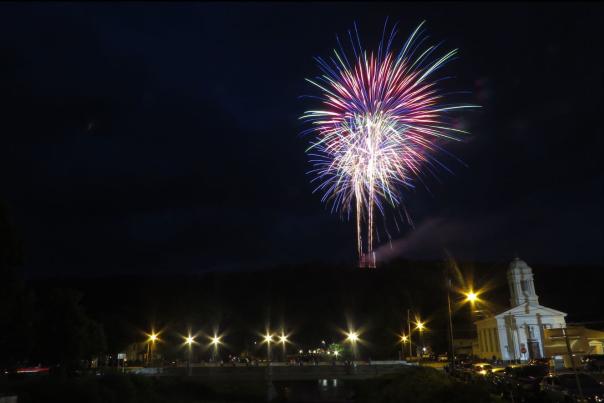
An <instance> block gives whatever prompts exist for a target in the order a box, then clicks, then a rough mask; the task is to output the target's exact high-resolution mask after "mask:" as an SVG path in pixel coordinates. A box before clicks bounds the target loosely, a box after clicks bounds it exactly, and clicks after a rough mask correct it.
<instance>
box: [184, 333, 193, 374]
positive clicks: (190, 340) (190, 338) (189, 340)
mask: <svg viewBox="0 0 604 403" xmlns="http://www.w3.org/2000/svg"><path fill="white" fill-rule="evenodd" d="M193 343H195V337H193V336H191V334H190V333H189V335H188V336H187V337H185V344H186V345H187V375H188V376H191V373H192V370H193V369H192V367H191V354H192V347H193Z"/></svg>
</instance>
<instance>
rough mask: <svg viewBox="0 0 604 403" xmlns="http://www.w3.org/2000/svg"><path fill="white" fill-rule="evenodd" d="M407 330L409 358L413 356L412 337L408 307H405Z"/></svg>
mask: <svg viewBox="0 0 604 403" xmlns="http://www.w3.org/2000/svg"><path fill="white" fill-rule="evenodd" d="M407 328H408V329H407V330H408V331H409V359H411V358H412V357H413V346H412V344H413V338H412V337H411V319H410V315H409V308H407Z"/></svg>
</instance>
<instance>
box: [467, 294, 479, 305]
mask: <svg viewBox="0 0 604 403" xmlns="http://www.w3.org/2000/svg"><path fill="white" fill-rule="evenodd" d="M465 294H466V302H469V303H471V304H473V303H475V302H476V301H478V294H476V293H475V292H473V291H469V292H467V293H465Z"/></svg>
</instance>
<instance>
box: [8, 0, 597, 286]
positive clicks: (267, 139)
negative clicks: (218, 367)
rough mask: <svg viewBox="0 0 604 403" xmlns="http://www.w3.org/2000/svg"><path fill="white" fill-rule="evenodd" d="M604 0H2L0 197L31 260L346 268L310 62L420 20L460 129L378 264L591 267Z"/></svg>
mask: <svg viewBox="0 0 604 403" xmlns="http://www.w3.org/2000/svg"><path fill="white" fill-rule="evenodd" d="M602 10H603V9H602V7H601V6H599V5H598V4H596V3H587V4H583V5H581V4H579V3H572V4H563V3H552V4H546V3H538V4H534V5H523V4H521V3H510V4H508V5H504V4H499V5H481V4H462V5H456V4H453V3H444V4H440V3H428V4H422V5H415V4H411V3H409V4H395V3H385V4H378V3H371V4H364V3H352V4H346V3H333V4H329V3H311V4H301V3H300V4H297V3H291V4H283V3H281V4H270V3H265V4H263V3H257V4H253V3H250V4H245V3H242V4H237V3H224V4H203V3H200V4H195V3H183V4H165V3H148V4H145V3H131V4H112V3H107V4H96V5H95V4H93V5H88V4H76V3H65V4H61V3H57V4H42V3H39V4H35V3H29V4H27V3H26V4H9V3H2V4H0V54H1V55H2V60H1V62H0V102H1V109H0V184H1V186H0V192H1V193H0V198H2V199H4V200H6V201H7V202H8V204H9V206H10V208H11V212H12V219H13V221H14V223H15V225H16V226H17V227H18V229H19V231H20V233H21V235H22V237H23V239H24V241H25V250H26V257H27V260H26V269H27V271H28V272H29V273H32V274H55V273H80V274H103V273H118V272H135V273H146V272H154V273H169V272H195V271H201V270H206V269H225V268H246V267H258V266H262V265H274V264H281V263H305V262H310V261H326V262H338V261H343V262H350V263H352V262H354V260H355V244H354V231H353V226H352V224H351V223H350V222H344V221H341V220H340V219H339V218H338V217H337V216H334V215H331V214H330V212H329V210H328V209H327V208H326V207H325V206H324V205H322V204H321V203H320V197H319V195H313V194H312V193H311V192H312V186H311V184H310V183H309V176H308V175H307V174H306V172H307V171H308V170H309V165H308V163H307V161H306V156H305V154H304V149H305V146H306V139H304V138H302V137H301V136H300V135H299V133H300V131H301V130H302V129H303V126H302V125H301V123H300V121H299V120H298V116H299V115H300V114H301V113H302V112H303V111H304V110H305V109H306V108H308V107H309V106H310V105H311V104H309V103H308V101H305V100H301V99H299V96H300V95H304V94H311V93H313V90H312V88H310V87H309V85H308V84H307V83H306V82H305V81H304V78H305V77H312V76H314V75H316V74H317V73H318V69H317V67H316V66H315V64H314V61H313V57H314V56H321V55H323V56H325V55H327V54H328V53H329V52H331V50H332V49H333V48H334V47H335V46H336V42H335V35H336V34H345V33H346V31H347V30H348V29H350V28H351V27H352V25H353V22H354V21H356V22H357V23H358V24H359V27H360V30H361V34H362V36H363V38H365V39H364V41H365V44H366V46H367V47H374V44H376V42H377V38H378V37H379V34H380V33H381V29H382V26H383V23H384V20H385V18H386V17H389V18H390V20H394V21H398V22H399V24H400V28H401V29H400V31H401V33H400V35H399V44H400V43H401V42H402V41H403V38H405V37H406V36H407V34H408V33H409V32H410V31H411V30H412V29H413V28H414V27H415V26H416V25H417V24H418V23H419V22H421V21H422V20H424V19H425V20H427V28H428V32H429V34H430V37H431V40H432V41H433V42H438V41H440V40H445V43H444V46H445V47H447V48H459V49H460V58H459V59H458V60H456V61H453V62H452V63H450V64H449V65H448V66H447V67H446V69H445V70H444V71H445V73H446V74H447V75H453V76H455V78H456V80H455V88H456V89H460V90H469V91H471V94H469V95H468V96H467V98H466V101H467V102H470V103H477V104H480V105H482V107H483V108H482V109H481V110H480V111H478V112H473V113H467V114H464V115H463V124H464V125H465V126H466V127H467V128H468V129H469V130H471V132H472V135H471V136H469V137H468V138H467V139H466V141H465V142H464V143H463V144H454V145H452V146H451V147H449V149H450V150H451V151H452V152H454V153H455V154H456V155H457V156H458V157H459V158H460V159H462V160H463V161H464V162H465V164H467V167H465V166H464V165H462V164H455V163H454V164H452V165H450V167H451V168H452V169H453V171H454V172H455V174H454V175H446V174H443V175H441V181H440V182H438V181H436V180H431V181H428V183H427V184H428V186H429V188H430V190H429V191H428V190H427V189H426V188H423V187H419V188H417V189H416V191H414V192H413V193H411V194H408V195H407V197H408V200H409V202H408V208H409V211H410V213H411V215H412V216H413V219H414V222H415V230H413V229H411V228H409V227H405V228H402V229H401V232H399V233H393V234H392V235H393V238H394V240H393V244H392V247H386V248H384V247H382V248H381V249H380V250H379V252H380V256H382V257H383V258H390V257H393V256H401V257H406V258H412V259H417V258H440V257H441V256H442V254H443V248H445V247H446V248H448V249H449V250H450V251H451V252H452V253H453V255H455V256H456V257H459V258H461V259H473V260H495V261H499V260H502V259H503V260H507V259H509V258H511V257H512V256H513V255H514V254H515V253H518V254H520V256H521V257H523V258H524V259H525V260H527V262H529V264H531V263H548V264H583V263H588V264H602V263H603V262H604V258H603V251H604V248H603V245H604V242H603V241H604V239H603V233H602V228H603V225H602V224H603V215H602V205H603V195H602V193H603V174H602V169H601V166H600V164H599V157H600V155H601V154H602V123H601V118H602V113H603V112H604V109H603V105H602V95H603V94H602V72H603V64H602V28H601V26H602V21H603V20H604V15H603V12H602Z"/></svg>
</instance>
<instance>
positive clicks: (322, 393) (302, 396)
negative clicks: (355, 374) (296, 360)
mask: <svg viewBox="0 0 604 403" xmlns="http://www.w3.org/2000/svg"><path fill="white" fill-rule="evenodd" d="M274 384H275V388H276V390H277V394H278V395H279V396H280V397H281V398H283V399H284V400H285V401H287V402H292V403H294V402H295V403H337V402H350V401H352V397H353V393H354V390H353V388H352V385H350V384H347V383H346V382H344V381H341V380H338V379H336V378H334V379H319V380H313V381H311V380H309V381H276V382H274Z"/></svg>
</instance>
